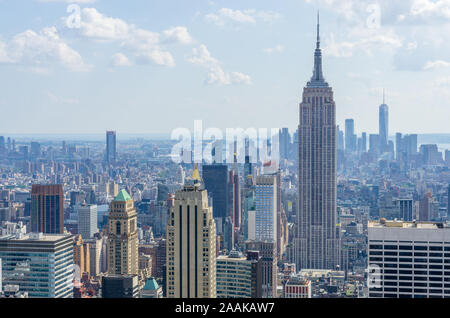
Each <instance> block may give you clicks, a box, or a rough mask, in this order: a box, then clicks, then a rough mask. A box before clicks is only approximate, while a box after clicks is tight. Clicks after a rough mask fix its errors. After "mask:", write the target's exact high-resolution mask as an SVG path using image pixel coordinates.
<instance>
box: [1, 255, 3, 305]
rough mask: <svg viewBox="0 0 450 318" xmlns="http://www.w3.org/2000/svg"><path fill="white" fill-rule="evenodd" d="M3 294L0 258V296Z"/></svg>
mask: <svg viewBox="0 0 450 318" xmlns="http://www.w3.org/2000/svg"><path fill="white" fill-rule="evenodd" d="M2 292H3V272H2V259H1V258H0V296H1V295H2Z"/></svg>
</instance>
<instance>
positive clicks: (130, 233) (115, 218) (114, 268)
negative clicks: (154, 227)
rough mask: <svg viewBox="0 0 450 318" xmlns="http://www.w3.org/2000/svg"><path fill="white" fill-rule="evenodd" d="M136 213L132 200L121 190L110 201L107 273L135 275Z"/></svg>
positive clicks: (136, 254) (136, 272)
mask: <svg viewBox="0 0 450 318" xmlns="http://www.w3.org/2000/svg"><path fill="white" fill-rule="evenodd" d="M138 244H139V242H138V232H137V213H136V208H135V207H134V201H133V199H132V198H131V196H130V195H129V194H128V193H127V191H125V190H121V191H120V192H119V194H118V195H117V196H116V197H115V199H114V201H112V202H111V205H110V209H109V216H108V273H109V274H111V275H121V274H128V275H137V274H139V263H138V257H139V254H138Z"/></svg>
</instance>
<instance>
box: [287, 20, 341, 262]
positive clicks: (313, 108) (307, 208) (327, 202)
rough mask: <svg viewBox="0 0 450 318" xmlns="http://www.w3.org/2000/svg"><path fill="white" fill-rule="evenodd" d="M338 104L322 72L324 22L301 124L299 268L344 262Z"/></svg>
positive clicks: (298, 224)
mask: <svg viewBox="0 0 450 318" xmlns="http://www.w3.org/2000/svg"><path fill="white" fill-rule="evenodd" d="M336 130H337V127H336V105H335V102H334V100H333V90H332V88H331V87H330V86H329V85H328V83H327V82H326V81H325V79H324V77H323V74H322V51H321V49H320V37H319V24H317V46H316V51H315V55H314V74H313V77H312V78H311V81H309V82H308V83H307V86H306V87H305V88H304V91H303V100H302V103H301V104H300V125H299V143H298V147H299V159H298V161H299V186H298V195H299V204H298V210H299V213H298V215H297V224H296V225H297V235H296V237H295V242H294V243H295V246H296V255H295V262H296V266H297V268H298V269H303V268H320V269H334V268H335V267H336V265H338V264H339V260H340V256H339V254H340V243H339V231H338V230H337V226H336V192H337V186H336V170H337V162H336V154H337V148H336Z"/></svg>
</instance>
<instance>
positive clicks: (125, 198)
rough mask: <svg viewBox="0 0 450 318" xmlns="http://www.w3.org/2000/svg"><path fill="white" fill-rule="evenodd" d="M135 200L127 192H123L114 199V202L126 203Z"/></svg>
mask: <svg viewBox="0 0 450 318" xmlns="http://www.w3.org/2000/svg"><path fill="white" fill-rule="evenodd" d="M130 200H133V199H132V198H131V197H130V195H129V194H128V192H127V191H126V190H121V191H120V192H119V194H118V195H117V197H115V198H114V201H119V202H126V201H130Z"/></svg>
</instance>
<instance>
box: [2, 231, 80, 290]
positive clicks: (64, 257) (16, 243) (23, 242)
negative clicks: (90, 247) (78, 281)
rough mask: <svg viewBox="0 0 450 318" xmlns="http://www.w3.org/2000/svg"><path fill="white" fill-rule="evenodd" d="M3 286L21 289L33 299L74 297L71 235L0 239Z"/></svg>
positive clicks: (27, 235) (20, 236)
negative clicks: (16, 286)
mask: <svg viewBox="0 0 450 318" xmlns="http://www.w3.org/2000/svg"><path fill="white" fill-rule="evenodd" d="M0 258H1V259H2V261H3V284H4V285H18V286H19V288H20V291H21V292H28V295H29V297H30V298H72V297H73V238H72V236H71V235H60V234H42V233H30V234H26V235H19V236H14V235H8V236H3V237H1V238H0Z"/></svg>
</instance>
